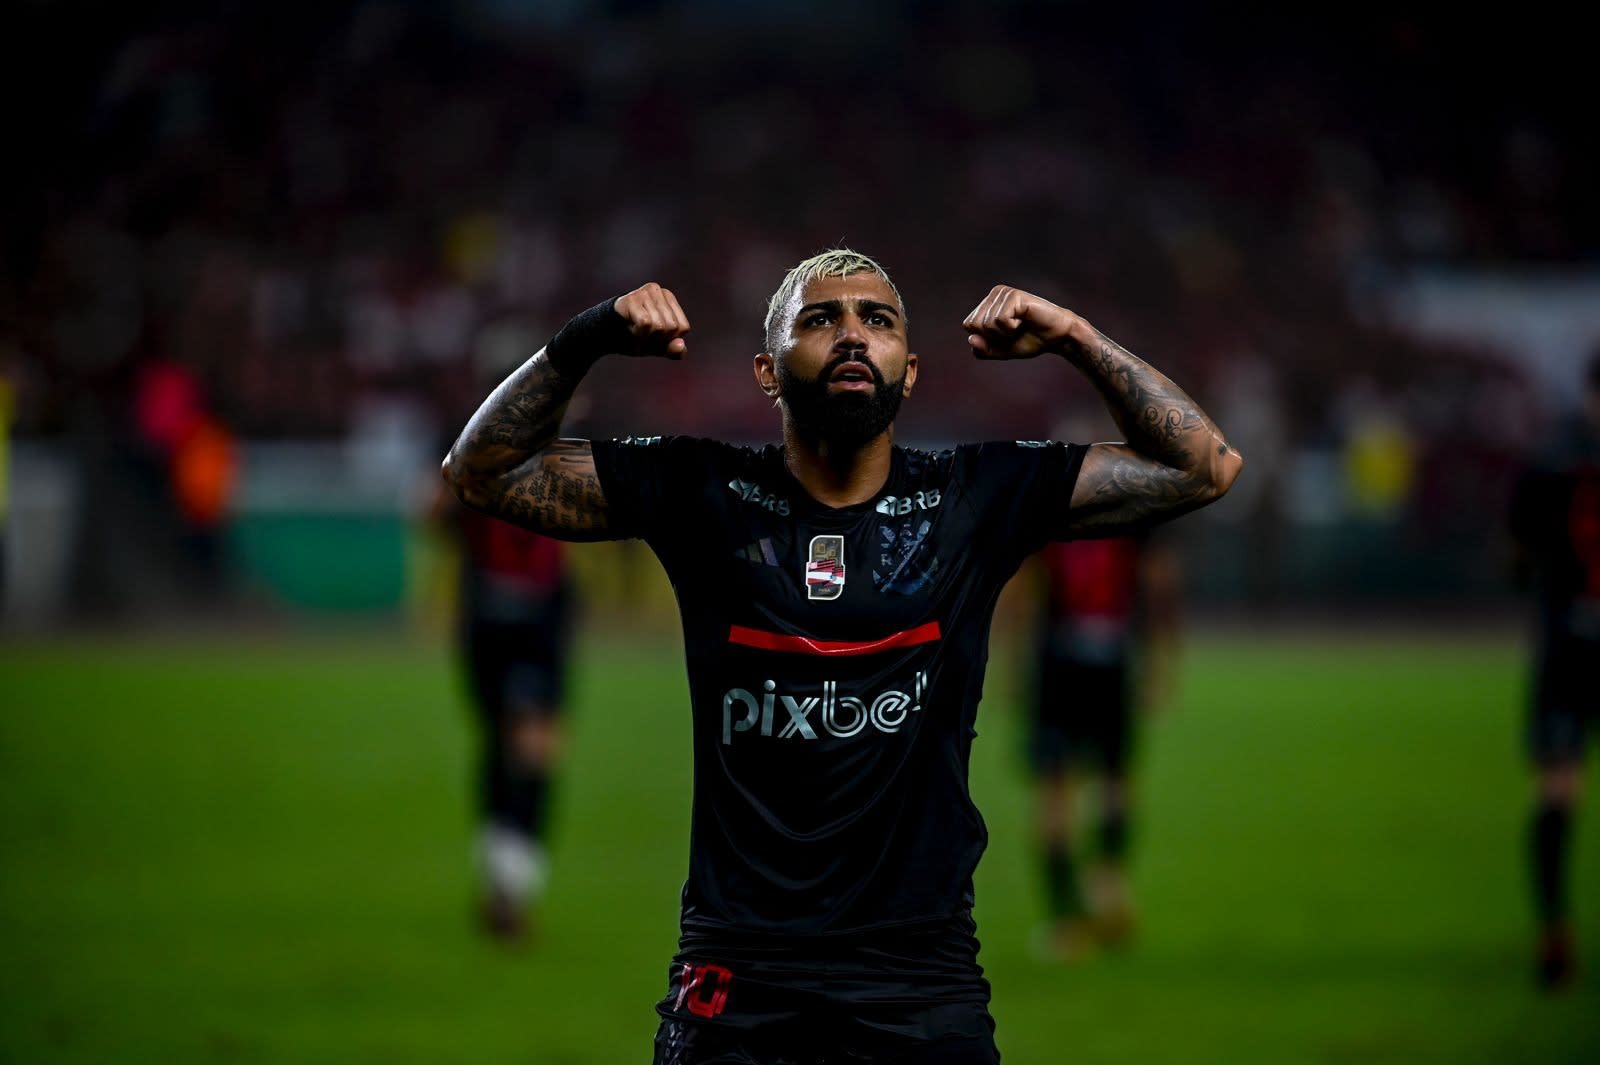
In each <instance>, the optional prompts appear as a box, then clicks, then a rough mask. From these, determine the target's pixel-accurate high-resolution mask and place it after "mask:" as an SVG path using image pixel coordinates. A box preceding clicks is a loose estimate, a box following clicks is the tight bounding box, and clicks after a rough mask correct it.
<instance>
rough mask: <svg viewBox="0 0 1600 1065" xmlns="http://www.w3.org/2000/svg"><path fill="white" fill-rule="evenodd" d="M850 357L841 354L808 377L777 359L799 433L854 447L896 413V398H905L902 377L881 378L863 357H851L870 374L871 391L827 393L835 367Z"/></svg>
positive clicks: (785, 399) (876, 432)
mask: <svg viewBox="0 0 1600 1065" xmlns="http://www.w3.org/2000/svg"><path fill="white" fill-rule="evenodd" d="M850 361H851V357H850V356H849V355H841V356H840V357H839V358H837V359H834V360H833V361H832V362H830V363H828V365H826V366H824V367H823V368H822V372H821V373H819V374H817V376H816V377H815V378H813V379H812V380H809V381H808V380H805V379H804V378H801V377H797V376H795V375H794V373H792V372H791V371H790V370H789V368H788V367H787V366H785V365H784V364H783V362H782V361H781V360H780V361H779V362H778V366H777V370H778V383H779V384H780V385H782V386H783V402H784V403H785V405H787V406H788V408H789V416H790V417H791V418H793V419H794V426H795V428H796V429H797V430H799V432H800V433H801V435H802V436H806V437H810V438H813V439H816V440H823V441H826V442H827V443H830V444H834V445H836V446H839V447H847V448H858V447H861V446H862V445H863V444H865V443H867V442H868V441H870V440H873V439H875V438H877V437H878V436H879V435H880V434H881V433H882V432H883V431H884V430H885V429H887V428H889V426H890V425H892V424H894V419H895V415H897V414H899V413H900V401H901V400H902V399H904V398H905V396H904V394H903V387H904V385H905V378H904V377H901V378H900V380H898V381H885V380H884V379H883V374H881V373H879V372H878V368H877V367H876V366H874V365H872V364H871V363H870V362H867V361H866V360H865V359H857V360H855V361H857V362H860V363H861V365H862V366H864V367H865V368H866V369H867V370H868V371H870V372H871V374H872V382H873V388H872V391H871V392H868V393H865V394H863V393H860V392H836V393H830V392H829V391H828V380H829V379H830V378H831V377H832V376H833V372H834V371H835V370H837V369H838V368H839V367H840V366H842V365H844V364H845V363H847V362H850Z"/></svg>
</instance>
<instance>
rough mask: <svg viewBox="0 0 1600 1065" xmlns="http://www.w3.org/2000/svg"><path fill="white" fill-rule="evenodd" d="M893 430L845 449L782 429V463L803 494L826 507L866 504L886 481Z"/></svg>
mask: <svg viewBox="0 0 1600 1065" xmlns="http://www.w3.org/2000/svg"><path fill="white" fill-rule="evenodd" d="M893 457H894V427H893V426H890V427H889V428H888V429H885V430H884V431H883V432H882V433H880V434H879V435H877V436H875V437H873V438H872V439H871V440H869V441H867V442H866V443H865V444H861V445H859V446H853V447H847V446H844V445H840V444H837V443H834V442H832V441H828V440H821V439H817V438H815V437H808V436H806V435H805V434H804V433H800V432H797V431H796V430H795V428H794V427H793V426H792V425H789V424H787V420H786V423H785V425H784V427H783V464H784V466H785V467H786V468H787V469H788V470H789V474H790V476H792V477H793V478H794V479H795V480H797V481H799V482H800V486H801V487H802V488H804V489H805V490H806V493H807V494H808V495H810V496H811V498H812V499H815V500H816V501H817V502H818V503H821V504H822V505H823V506H827V507H848V506H853V505H855V504H857V503H865V502H867V500H869V499H872V498H873V497H874V496H876V495H877V494H878V493H879V492H881V491H882V490H883V486H884V485H885V484H887V483H888V481H889V470H890V467H891V465H892V464H893Z"/></svg>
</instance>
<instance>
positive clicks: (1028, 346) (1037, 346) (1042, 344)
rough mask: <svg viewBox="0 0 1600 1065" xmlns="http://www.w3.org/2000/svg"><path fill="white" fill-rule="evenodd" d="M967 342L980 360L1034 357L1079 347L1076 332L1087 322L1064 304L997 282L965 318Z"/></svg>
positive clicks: (963, 325) (963, 323)
mask: <svg viewBox="0 0 1600 1065" xmlns="http://www.w3.org/2000/svg"><path fill="white" fill-rule="evenodd" d="M961 325H962V327H963V328H964V329H966V331H967V343H968V344H971V345H972V351H973V354H975V355H977V356H978V358H980V359H1031V358H1033V357H1034V356H1035V355H1040V354H1043V353H1044V352H1047V351H1054V352H1059V353H1062V354H1065V353H1066V352H1068V351H1070V350H1071V349H1073V348H1075V347H1076V346H1077V341H1076V339H1075V332H1077V331H1081V330H1085V329H1087V328H1088V323H1087V322H1085V321H1084V320H1083V319H1082V318H1080V317H1078V316H1077V315H1076V314H1073V313H1072V312H1071V311H1069V310H1067V309H1066V308H1065V307H1057V306H1056V305H1055V304H1054V303H1051V302H1050V301H1049V300H1046V299H1041V298H1040V297H1038V296H1035V295H1033V294H1032V293H1031V292H1024V291H1022V290H1021V289H1019V288H1012V287H1011V286H1010V285H996V286H995V287H994V288H992V289H990V290H989V295H987V296H985V297H984V299H983V302H982V303H979V304H978V306H977V307H975V308H973V311H972V313H971V314H969V315H967V317H966V318H965V319H963V320H962V322H961Z"/></svg>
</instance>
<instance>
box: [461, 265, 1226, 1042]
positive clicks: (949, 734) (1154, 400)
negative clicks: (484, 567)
mask: <svg viewBox="0 0 1600 1065" xmlns="http://www.w3.org/2000/svg"><path fill="white" fill-rule="evenodd" d="M951 324H952V326H953V325H954V323H953V322H952V323H951ZM962 326H963V328H964V329H965V330H966V333H967V340H968V343H969V344H970V346H971V348H972V350H973V352H974V353H975V354H976V355H977V356H978V357H979V358H983V359H1025V358H1033V357H1035V356H1039V355H1046V354H1049V355H1056V356H1060V357H1062V358H1065V359H1066V360H1067V361H1068V362H1070V363H1072V364H1073V365H1074V366H1075V367H1077V368H1078V370H1079V371H1080V372H1082V373H1083V374H1084V375H1085V376H1087V377H1088V378H1089V380H1090V382H1091V383H1092V384H1093V385H1094V386H1095V387H1096V388H1097V389H1098V390H1099V391H1100V393H1101V394H1102V395H1103V396H1104V398H1105V401H1106V403H1107V404H1108V406H1109V407H1110V408H1111V413H1112V415H1113V417H1114V418H1115V419H1116V420H1117V423H1118V424H1119V425H1120V426H1121V428H1122V431H1123V432H1124V433H1125V434H1126V435H1127V441H1126V442H1124V443H1101V444H1093V445H1087V446H1086V445H1084V444H1077V443H1059V442H1049V441H1042V440H1031V441H1015V442H1013V441H1007V442H1001V443H983V444H969V445H963V446H960V447H956V448H953V449H951V450H947V451H939V452H927V451H917V450H910V449H907V448H903V447H897V446H895V444H894V430H893V426H894V419H895V415H896V413H897V412H898V410H899V408H900V403H901V401H902V400H903V399H904V398H905V397H906V396H908V395H910V394H911V392H912V389H913V387H914V386H915V384H916V381H917V373H918V369H919V362H918V358H917V356H916V355H915V354H913V353H912V351H911V350H910V348H909V347H908V344H907V332H906V307H905V304H904V302H903V301H902V300H901V298H900V294H899V292H898V291H897V290H896V289H895V286H894V285H893V283H892V282H891V281H890V279H889V276H888V274H887V273H885V272H884V270H883V268H882V267H881V266H879V265H878V264H877V263H876V262H874V261H873V260H871V259H869V258H867V257H865V256H862V255H859V254H856V253H855V252H852V251H849V250H848V249H835V250H832V251H828V252H824V253H823V254H821V255H818V256H815V257H813V258H811V259H807V260H806V261H804V262H802V263H800V264H799V265H797V266H795V267H794V268H793V269H792V270H790V271H789V273H788V274H787V275H786V276H785V277H784V279H783V281H782V283H781V284H779V286H778V288H777V291H776V292H775V293H774V294H773V296H772V298H771V300H770V302H769V305H768V309H767V316H766V333H765V343H764V347H763V350H762V351H761V352H760V353H759V354H757V355H756V356H755V360H754V371H755V379H756V383H757V385H758V386H759V388H760V390H761V392H762V393H763V394H764V395H766V396H767V397H769V398H770V399H772V400H775V401H776V402H777V405H778V407H779V408H780V410H781V412H782V419H783V439H782V443H781V444H777V445H769V446H767V447H764V448H759V449H755V448H744V447H734V446H731V445H727V444H723V443H718V442H715V441H710V440H701V439H687V438H681V437H665V438H663V437H657V436H646V437H630V438H626V439H621V440H606V441H601V440H595V441H587V440H574V439H560V437H559V429H560V424H561V417H562V410H563V408H564V407H565V405H566V403H567V402H568V400H569V399H570V398H571V397H572V395H573V391H574V389H576V388H577V386H578V383H579V382H580V380H581V379H582V377H583V375H584V372H585V371H586V370H587V369H588V368H589V367H590V366H591V365H592V364H593V363H594V361H595V360H596V359H598V358H601V357H602V356H605V355H609V354H622V355H635V356H640V355H643V356H648V355H658V356H665V357H667V358H671V359H682V358H684V357H685V356H686V354H687V352H688V340H687V334H688V332H689V320H688V318H687V316H686V315H685V314H684V311H683V309H682V307H680V306H679V304H678V301H677V299H676V298H675V297H674V296H673V294H672V293H671V292H670V291H668V290H667V289H664V288H662V287H660V286H659V285H657V284H655V283H651V284H646V285H644V286H642V287H640V288H637V289H635V290H633V291H631V292H628V293H626V294H625V295H622V296H620V297H617V298H616V299H608V300H606V301H605V302H603V303H601V304H599V305H598V306H596V307H594V308H592V309H590V310H588V311H586V312H584V313H583V314H580V315H578V316H577V317H576V318H574V319H573V320H572V321H571V322H569V323H567V325H566V326H564V327H563V328H562V329H561V330H560V331H559V332H558V333H557V334H556V335H555V337H554V338H552V339H551V341H550V343H549V344H548V345H547V346H546V347H545V348H544V349H543V350H541V351H540V352H538V353H537V354H535V355H534V356H533V357H532V358H531V359H530V360H529V361H528V362H527V363H526V364H524V365H523V366H522V367H521V368H519V369H518V370H516V371H515V372H514V373H512V374H511V376H510V377H508V378H507V379H506V380H505V381H504V382H502V383H501V384H500V386H499V387H498V388H496V389H495V391H494V392H493V393H492V394H491V395H490V396H489V397H488V399H487V400H485V401H484V403H483V405H482V406H481V407H479V409H478V411H477V413H475V414H474V415H473V416H472V418H471V419H470V420H469V422H468V423H467V425H466V427H465V428H464V429H463V431H462V433H461V436H460V438H459V439H458V440H457V441H456V443H455V445H454V447H452V448H451V451H450V454H449V456H448V457H447V458H446V459H445V462H444V476H445V478H446V479H447V480H448V481H449V482H450V483H451V484H452V485H453V486H454V487H455V489H456V491H457V492H458V494H459V495H460V496H461V498H462V499H463V500H465V501H466V502H467V503H468V504H469V505H471V506H474V507H477V508H480V509H483V510H486V511H489V512H490V513H493V514H497V515H500V516H502V517H505V518H507V519H509V520H511V521H515V522H520V523H523V524H525V525H528V526H530V527H533V528H536V529H540V530H543V531H545V532H547V533H549V534H551V535H553V536H559V537H565V538H567V539H572V540H596V539H604V538H621V537H642V538H643V539H644V540H645V541H646V543H648V544H649V546H650V547H651V548H652V549H653V550H654V551H655V553H656V555H657V557H658V558H659V559H660V560H661V562H662V565H663V567H664V568H665V570H666V572H667V575H668V576H669V578H670V579H671V582H672V584H673V587H674V589H675V591H676V593H677V599H678V606H679V611H680V614H681V616H682V622H683V629H684V647H685V653H686V657H687V664H688V674H689V690H690V703H691V706H690V715H691V720H692V737H693V738H692V749H693V751H694V793H693V804H692V813H691V826H692V827H691V837H690V843H689V875H688V879H687V881H686V883H685V885H684V888H683V896H682V901H681V917H680V938H679V950H678V953H677V956H676V957H675V958H674V959H673V961H672V963H671V966H670V968H669V975H668V987H667V992H666V994H665V996H664V997H663V998H662V999H661V1001H660V1002H659V1003H658V1005H657V1007H656V1009H657V1012H658V1013H659V1014H660V1017H661V1023H660V1026H659V1028H658V1029H657V1033H656V1039H655V1045H656V1057H655V1061H656V1062H657V1063H658V1065H668V1063H670V1065H695V1063H709V1062H771V1063H776V1062H789V1061H794V1062H801V1061H805V1062H814V1061H819V1060H822V1059H826V1060H828V1061H875V1062H917V1063H919V1065H930V1063H946V1065H955V1063H980V1062H986V1063H992V1062H996V1061H998V1051H997V1050H996V1047H995V1043H994V1034H993V1033H994V1024H993V1021H992V1020H991V1018H990V1015H989V1011H988V1001H989V985H988V982H987V981H986V980H985V978H984V977H983V973H982V969H981V967H980V966H979V964H978V942H977V939H976V937H975V932H976V929H975V926H974V923H973V919H972V906H973V893H972V874H973V871H974V869H975V868H976V866H977V863H978V859H979V856H980V855H981V854H982V853H983V849H984V845H985V842H986V830H985V828H984V823H983V820H982V818H981V817H980V816H979V813H978V810H977V809H976V807H975V806H974V804H973V801H972V798H971V796H970V794H969V792H968V787H967V764H968V755H969V752H970V747H971V743H972V740H973V737H974V736H975V735H976V732H975V729H974V723H975V717H976V713H977V708H978V702H979V698H980V696H981V694H982V690H983V672H984V664H985V661H986V658H987V653H988V648H987V643H988V632H989V626H990V622H991V618H992V615H993V611H994V607H995V604H996V600H997V599H998V597H999V595H1000V592H1001V590H1002V588H1003V587H1004V585H1005V584H1006V582H1007V581H1008V580H1009V579H1010V578H1011V576H1012V575H1013V574H1014V573H1015V572H1016V570H1017V568H1018V566H1019V565H1020V564H1021V562H1022V561H1023V560H1024V559H1025V558H1027V557H1028V556H1029V555H1030V554H1032V553H1033V552H1034V551H1036V550H1038V549H1039V547H1041V546H1042V545H1043V544H1044V543H1046V542H1048V541H1050V540H1054V539H1062V538H1067V537H1074V536H1094V535H1109V534H1114V533H1118V532H1121V531H1125V530H1128V529H1130V528H1135V527H1140V526H1144V525H1149V524H1152V523H1155V522H1158V521H1161V520H1163V519H1166V518H1171V517H1173V516H1175V515H1177V514H1181V513H1183V512H1184V511H1188V510H1192V509H1194V508H1196V507H1199V506H1202V505H1204V504H1206V503H1209V502H1211V501H1212V500H1215V499H1217V498H1218V497H1219V496H1221V495H1222V494H1223V493H1224V492H1225V491H1227V489H1228V486H1229V485H1230V484H1231V483H1232V482H1233V479H1234V477H1235V476H1236V475H1237V473H1238V471H1239V467H1240V462H1241V459H1240V457H1239V455H1238V453H1237V452H1236V451H1234V449H1233V448H1231V447H1230V446H1229V445H1228V444H1227V442H1226V441H1225V440H1224V439H1223V437H1222V434H1221V433H1220V432H1219V431H1218V429H1217V427H1216V426H1215V425H1214V424H1213V423H1212V421H1211V419H1209V418H1208V417H1206V415H1205V414H1204V413H1203V412H1202V411H1201V410H1200V408H1199V407H1198V406H1197V405H1196V404H1195V402H1194V401H1193V400H1192V399H1190V398H1189V397H1188V396H1187V395H1186V394H1184V392H1183V391H1182V390H1181V389H1179V388H1178V387H1177V386H1176V385H1175V384H1173V383H1172V382H1171V381H1170V380H1168V379H1167V378H1166V377H1164V376H1163V375H1162V374H1160V373H1159V372H1157V371H1156V370H1155V369H1153V368H1152V367H1150V366H1149V365H1147V364H1146V363H1144V362H1142V361H1140V360H1139V359H1137V358H1135V357H1134V356H1133V355H1131V354H1129V353H1128V352H1127V351H1126V350H1124V349H1123V348H1121V347H1120V346H1118V345H1117V344H1116V343H1114V342H1112V341H1111V340H1109V339H1108V338H1106V337H1105V336H1103V335H1102V334H1100V333H1098V332H1096V331H1095V330H1094V328H1093V327H1092V326H1090V325H1089V323H1088V322H1087V321H1085V320H1084V319H1083V318H1081V317H1079V316H1078V315H1076V314H1074V313H1073V312H1071V311H1069V310H1066V309H1064V308H1062V307H1059V306H1057V305H1055V304H1053V303H1050V302H1049V301H1047V300H1044V299H1041V298H1040V297H1038V296H1035V295H1031V294H1029V293H1026V292H1023V291H1021V290H1019V289H1015V288H1011V287H1008V286H1005V285H1000V286H997V287H995V288H994V289H993V290H992V291H991V292H990V293H989V294H988V295H987V296H986V297H985V298H984V299H983V300H982V301H981V302H980V303H979V304H978V306H977V307H976V308H975V309H974V310H973V311H972V313H971V314H969V315H968V316H967V317H966V319H965V321H964V322H963V323H962Z"/></svg>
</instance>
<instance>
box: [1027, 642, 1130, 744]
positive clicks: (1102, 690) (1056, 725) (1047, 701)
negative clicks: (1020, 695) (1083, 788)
mask: <svg viewBox="0 0 1600 1065" xmlns="http://www.w3.org/2000/svg"><path fill="white" fill-rule="evenodd" d="M1128 674H1129V670H1128V665H1127V663H1126V662H1125V661H1121V662H1116V663H1112V664H1109V665H1101V664H1098V663H1085V662H1082V661H1079V660H1076V659H1071V658H1066V657H1062V656H1059V655H1052V654H1044V655H1041V657H1040V659H1039V666H1038V676H1037V677H1036V678H1035V684H1034V699H1033V706H1032V714H1031V715H1030V718H1029V729H1028V761H1029V764H1030V765H1031V766H1032V767H1033V770H1034V772H1035V773H1054V772H1059V771H1061V770H1062V769H1064V768H1066V767H1067V766H1068V765H1080V764H1081V765H1087V766H1089V767H1091V768H1094V769H1098V770H1101V771H1103V772H1107V773H1120V772H1122V771H1123V770H1124V769H1125V768H1126V767H1127V765H1128V761H1129V758H1130V757H1131V756H1132V753H1133V707H1132V698H1131V693H1130V691H1129V678H1128Z"/></svg>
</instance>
